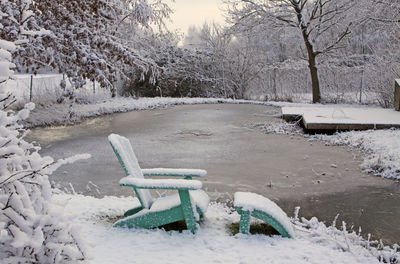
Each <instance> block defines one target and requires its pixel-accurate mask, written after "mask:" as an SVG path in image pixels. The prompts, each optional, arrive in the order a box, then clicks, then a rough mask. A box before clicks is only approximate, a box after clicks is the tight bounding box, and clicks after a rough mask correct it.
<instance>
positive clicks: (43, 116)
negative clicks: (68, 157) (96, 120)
mask: <svg viewBox="0 0 400 264" xmlns="http://www.w3.org/2000/svg"><path fill="white" fill-rule="evenodd" d="M218 103H230V104H259V105H270V104H269V103H267V102H261V101H248V100H233V99H219V98H171V97H155V98H139V99H134V98H131V97H118V98H113V99H108V100H103V101H100V102H96V103H91V104H78V103H77V104H75V106H74V111H75V114H74V116H73V117H72V119H68V117H67V115H68V107H69V104H68V102H67V103H63V104H37V105H36V108H35V109H34V110H33V111H32V112H31V114H30V116H29V118H28V120H26V122H25V123H24V125H25V126H26V127H35V126H47V125H60V124H65V123H69V124H73V123H76V122H80V121H82V120H83V119H85V118H89V117H95V116H101V115H106V114H112V113H122V112H129V111H134V110H148V109H158V108H166V107H170V106H174V105H189V104H218Z"/></svg>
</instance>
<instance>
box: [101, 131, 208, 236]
mask: <svg viewBox="0 0 400 264" xmlns="http://www.w3.org/2000/svg"><path fill="white" fill-rule="evenodd" d="M108 140H109V142H110V144H111V147H112V149H113V150H114V152H115V154H116V156H117V158H118V161H119V163H120V164H121V166H122V168H123V169H124V172H125V175H126V177H124V178H122V179H121V180H120V182H119V183H120V186H127V187H131V188H133V191H134V192H135V194H136V197H137V198H138V200H139V202H140V203H139V204H138V205H136V206H135V207H133V208H132V209H130V210H128V211H127V212H125V214H124V216H125V218H123V219H121V220H119V221H117V222H116V223H115V224H114V226H115V227H127V228H132V227H141V228H147V229H150V228H154V227H158V226H162V225H166V224H169V223H173V222H176V221H180V220H185V222H186V227H187V229H189V230H190V231H191V232H192V233H195V232H196V231H197V223H196V222H197V221H198V220H199V219H200V217H201V216H202V215H204V213H205V212H206V210H207V207H208V203H209V201H210V199H209V197H208V195H207V194H206V193H205V192H204V191H203V190H201V187H202V183H201V182H200V181H198V180H192V177H203V176H204V175H206V173H207V172H206V171H205V170H197V169H163V168H159V169H141V168H140V166H139V163H138V160H137V158H136V156H135V153H134V151H133V149H132V146H131V144H130V142H129V140H128V139H127V138H125V137H122V136H120V135H117V134H111V135H109V136H108ZM144 176H173V177H182V178H183V179H145V178H144ZM149 189H167V190H177V191H178V193H176V194H175V195H170V196H167V197H162V198H158V199H153V197H152V196H151V193H150V191H149Z"/></svg>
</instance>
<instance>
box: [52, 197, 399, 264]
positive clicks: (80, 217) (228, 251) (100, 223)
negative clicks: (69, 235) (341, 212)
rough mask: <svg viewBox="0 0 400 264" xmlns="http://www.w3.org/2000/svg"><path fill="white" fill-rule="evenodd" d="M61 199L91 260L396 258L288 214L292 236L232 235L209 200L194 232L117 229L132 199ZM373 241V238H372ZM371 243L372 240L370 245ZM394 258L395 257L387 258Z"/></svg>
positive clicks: (227, 211)
mask: <svg viewBox="0 0 400 264" xmlns="http://www.w3.org/2000/svg"><path fill="white" fill-rule="evenodd" d="M55 198H56V200H57V201H58V202H60V203H66V206H65V210H66V212H68V213H69V214H70V216H71V217H72V219H75V222H76V223H78V224H80V225H81V234H82V237H85V238H86V240H87V242H88V244H89V245H90V246H91V256H92V259H91V261H90V263H96V264H99V263H119V264H123V263H163V264H164V263H191V262H193V260H194V259H193V257H194V256H196V259H195V261H196V263H255V264H256V263H296V264H298V263H379V261H378V259H382V260H383V259H385V260H386V261H390V260H392V261H393V260H395V259H396V258H397V260H398V259H399V257H400V255H399V253H398V252H396V251H397V250H396V249H393V248H390V247H385V248H383V249H382V248H381V249H380V250H377V249H376V248H374V247H372V245H373V244H374V242H369V241H366V240H364V239H362V238H361V237H360V236H358V235H357V234H355V233H354V232H348V231H346V230H345V225H344V227H343V228H342V229H343V230H339V229H336V228H334V227H326V226H325V225H324V224H323V223H321V222H319V221H318V220H317V219H316V218H312V219H311V220H305V219H302V220H298V219H297V218H296V219H292V221H293V222H294V223H295V229H296V239H287V238H282V237H280V236H273V237H269V236H265V235H241V234H237V235H232V234H231V233H230V231H229V230H228V225H229V224H230V223H233V222H238V221H239V215H238V214H237V213H236V212H233V211H232V209H231V208H228V207H226V206H225V205H222V204H218V203H212V204H211V205H210V206H209V210H208V211H207V213H206V215H205V218H204V221H203V222H201V224H200V229H199V231H198V233H196V234H195V235H193V234H191V233H190V232H189V231H183V232H182V233H179V232H178V231H169V232H166V231H164V230H162V229H154V230H144V229H131V230H128V229H118V228H112V227H111V226H112V223H113V222H115V221H116V220H117V219H118V217H119V216H121V215H122V214H123V212H124V210H126V209H129V208H130V207H131V206H132V203H133V202H134V199H135V198H132V197H127V198H118V197H104V198H102V199H97V198H94V197H90V196H82V195H67V194H58V195H56V196H55ZM375 243H377V242H375ZM375 245H376V244H375ZM391 263H398V262H395V261H393V262H391Z"/></svg>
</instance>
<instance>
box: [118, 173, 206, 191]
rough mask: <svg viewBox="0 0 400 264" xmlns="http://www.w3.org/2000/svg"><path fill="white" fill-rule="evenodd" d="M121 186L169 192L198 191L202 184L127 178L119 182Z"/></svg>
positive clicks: (185, 181) (193, 181)
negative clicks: (166, 190)
mask: <svg viewBox="0 0 400 264" xmlns="http://www.w3.org/2000/svg"><path fill="white" fill-rule="evenodd" d="M119 185H120V186H129V187H134V188H138V189H168V190H198V189H201V187H202V183H201V182H200V181H196V180H176V179H137V178H134V177H132V176H127V177H124V178H122V179H121V180H120V181H119Z"/></svg>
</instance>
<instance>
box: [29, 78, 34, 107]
mask: <svg viewBox="0 0 400 264" xmlns="http://www.w3.org/2000/svg"><path fill="white" fill-rule="evenodd" d="M32 83H33V75H32V74H31V83H30V85H29V102H32Z"/></svg>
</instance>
